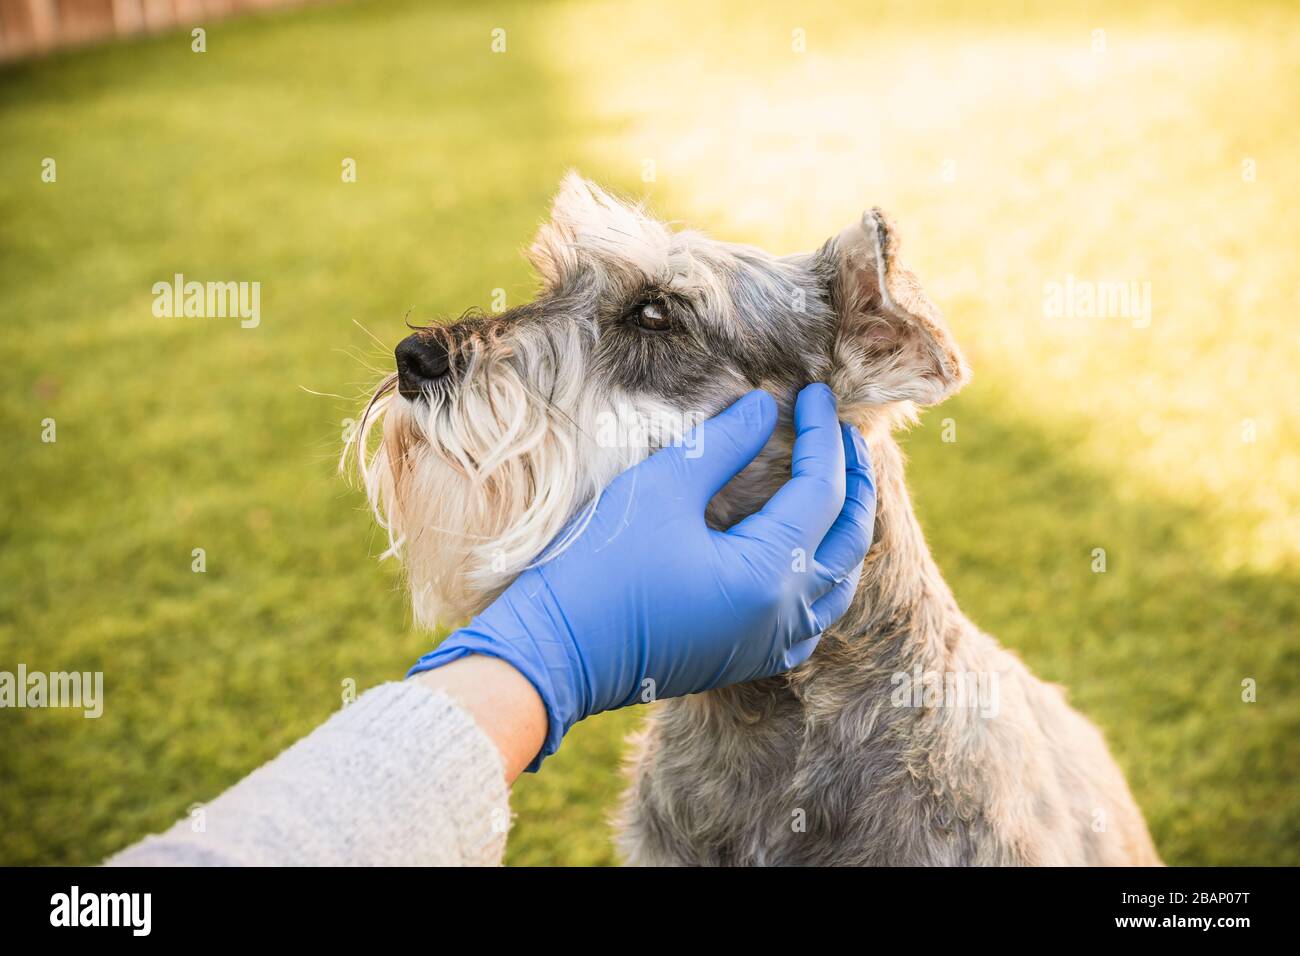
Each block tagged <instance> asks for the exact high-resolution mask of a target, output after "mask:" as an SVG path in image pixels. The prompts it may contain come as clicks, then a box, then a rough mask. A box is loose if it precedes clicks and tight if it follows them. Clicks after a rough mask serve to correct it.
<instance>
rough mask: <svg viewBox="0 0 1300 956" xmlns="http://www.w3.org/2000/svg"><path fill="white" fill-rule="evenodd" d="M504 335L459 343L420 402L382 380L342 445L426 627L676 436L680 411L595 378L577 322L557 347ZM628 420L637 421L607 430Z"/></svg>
mask: <svg viewBox="0 0 1300 956" xmlns="http://www.w3.org/2000/svg"><path fill="white" fill-rule="evenodd" d="M501 344H502V343H496V344H495V345H489V346H488V347H484V346H482V345H481V344H480V345H479V347H478V348H476V349H474V350H473V351H472V352H471V351H469V350H462V354H461V359H462V361H463V363H464V364H463V367H462V368H461V369H460V371H459V372H458V373H457V374H456V375H455V376H454V380H453V381H450V382H448V383H445V387H443V388H439V389H436V390H435V393H434V394H433V395H431V396H430V397H429V398H428V400H427V403H426V402H423V401H422V402H411V401H408V400H407V399H405V398H402V397H400V396H399V395H398V394H397V391H396V381H395V377H390V379H389V380H387V381H386V382H385V383H384V384H383V385H381V387H380V389H379V390H378V391H377V392H376V394H375V397H374V398H373V399H372V400H371V403H370V405H369V407H368V408H367V409H366V412H365V414H364V416H363V418H362V421H361V423H360V425H359V427H358V428H357V429H356V431H355V433H354V434H353V436H352V438H351V439H350V441H349V442H348V448H346V449H345V451H344V456H345V459H346V457H347V456H348V454H349V452H351V453H354V454H355V456H356V464H357V468H358V471H359V472H360V475H361V478H362V481H363V482H364V485H365V490H366V494H367V497H368V499H369V502H370V505H371V508H372V509H373V510H374V513H375V516H376V518H377V520H378V522H379V524H380V526H381V527H383V528H384V529H385V530H386V531H387V533H388V542H389V547H388V549H387V550H386V551H385V552H384V555H383V557H387V556H389V555H396V556H397V557H398V558H399V559H400V560H401V561H402V562H403V564H404V565H405V568H406V573H407V576H408V581H409V586H410V590H411V598H412V602H413V606H414V613H415V619H416V621H417V623H419V624H422V625H426V626H429V627H438V626H454V625H455V624H456V623H458V622H460V621H462V620H464V619H465V618H467V617H469V616H471V615H473V614H475V613H477V612H478V611H480V610H482V609H483V608H484V607H486V606H487V605H488V604H489V603H490V602H491V601H492V600H493V599H494V598H495V597H496V596H497V595H498V594H500V593H501V591H502V590H504V589H505V588H506V587H507V586H508V585H509V584H510V582H511V581H512V580H513V579H514V578H515V577H516V576H517V575H518V574H519V573H520V572H521V571H523V570H524V569H526V568H528V567H530V566H533V565H535V564H537V563H541V562H543V561H546V560H550V559H551V558H554V557H555V556H556V555H558V554H560V553H562V552H563V551H564V550H565V549H566V548H568V547H569V545H570V544H572V543H573V541H574V540H575V539H576V538H577V537H578V535H580V534H581V533H582V531H583V530H584V528H585V527H586V525H587V523H588V521H589V520H590V517H591V514H592V512H593V511H594V508H595V505H596V503H597V501H598V498H599V494H600V492H601V490H602V489H603V488H604V487H605V486H606V485H607V484H609V482H610V481H612V480H613V479H614V478H615V477H616V476H617V475H618V474H619V473H620V472H622V471H623V470H625V469H626V468H628V467H630V466H631V465H633V464H635V463H637V462H638V461H641V460H642V459H643V458H645V457H646V456H647V455H648V454H649V453H650V452H651V451H652V450H653V449H655V448H657V447H659V446H660V445H661V444H666V443H667V441H669V440H673V439H674V438H678V437H680V432H679V429H680V422H681V421H682V415H681V413H680V412H678V411H677V410H675V409H670V408H668V407H667V406H665V405H664V404H663V403H662V402H659V401H656V400H647V399H644V398H641V399H637V400H635V401H634V400H632V399H630V398H629V397H627V396H626V395H624V394H622V393H621V392H620V391H615V390H611V389H607V388H603V387H601V386H599V385H598V384H597V383H596V382H594V381H593V379H592V377H591V376H590V375H589V374H588V372H587V369H586V363H585V361H584V354H583V349H582V347H581V344H580V342H579V338H578V334H577V332H576V331H575V332H573V333H571V334H570V335H569V336H567V341H563V342H559V343H555V344H554V346H553V345H552V344H550V343H544V342H543V341H541V340H540V336H537V335H526V334H521V335H512V336H511V337H510V339H509V341H508V347H507V348H501ZM557 364H559V365H560V366H561V367H560V368H558V369H557V368H556V365H557ZM453 367H456V363H455V362H453ZM629 417H634V418H636V419H637V420H639V421H640V422H642V423H644V425H643V427H639V428H637V427H633V428H625V427H615V428H611V422H620V421H621V422H626V421H627V419H628V418H629ZM380 420H382V422H383V426H382V439H381V440H379V441H378V442H372V440H371V433H372V431H373V429H374V428H375V426H376V425H377V423H378V422H379V421H380ZM372 444H374V449H373V451H371V450H370V449H371V445H372ZM570 522H572V523H570ZM566 525H567V528H566ZM561 532H563V534H562V535H561ZM557 536H559V537H558V538H557ZM548 545H550V547H548Z"/></svg>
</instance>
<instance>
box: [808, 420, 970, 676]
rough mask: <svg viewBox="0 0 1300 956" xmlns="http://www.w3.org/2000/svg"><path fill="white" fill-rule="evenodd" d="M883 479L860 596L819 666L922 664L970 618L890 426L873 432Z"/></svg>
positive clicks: (831, 636)
mask: <svg viewBox="0 0 1300 956" xmlns="http://www.w3.org/2000/svg"><path fill="white" fill-rule="evenodd" d="M868 447H869V450H870V453H871V463H872V467H873V469H874V471H875V476H876V488H877V506H876V523H875V534H874V535H873V537H872V543H871V550H870V551H869V552H868V553H867V559H866V562H865V563H864V565H863V569H862V579H861V582H860V583H859V585H858V591H857V594H856V595H855V596H854V599H853V603H852V604H851V605H850V607H849V610H848V611H847V612H846V613H845V615H844V617H843V618H841V619H840V621H839V622H838V623H837V624H836V625H835V626H834V627H833V628H832V629H831V630H830V631H829V632H827V634H826V635H825V637H824V638H823V644H824V645H825V646H824V647H821V648H819V649H818V653H817V654H816V655H814V657H813V662H815V664H814V667H813V671H814V673H813V674H810V675H808V676H809V677H815V676H816V674H815V672H816V671H831V670H833V671H835V672H838V673H840V674H842V673H843V672H844V671H845V670H848V671H864V670H870V669H875V668H876V667H879V666H882V665H885V666H891V667H893V666H907V667H910V666H912V665H913V664H915V663H917V662H920V663H922V664H923V666H930V665H932V664H933V663H934V661H935V659H936V657H938V656H940V655H943V654H944V653H946V650H948V649H949V648H947V644H948V643H949V642H951V641H952V640H955V637H956V635H957V634H959V633H961V631H962V630H963V627H962V625H963V624H964V623H965V619H964V618H963V617H962V614H961V611H960V609H959V608H958V607H957V602H956V600H955V598H954V597H953V594H952V591H951V590H950V589H949V587H948V584H947V582H945V581H944V579H943V575H942V574H941V573H940V572H939V567H938V565H936V564H935V562H934V559H933V558H932V557H931V556H930V549H929V548H928V547H927V546H926V543H925V535H924V534H923V533H922V531H921V525H920V523H919V522H918V521H917V518H916V513H915V512H914V511H913V510H912V502H911V498H910V497H909V495H908V493H907V485H906V483H905V481H904V476H903V466H904V460H903V453H902V450H901V449H900V448H899V447H898V443H897V442H896V441H894V439H893V437H892V436H891V435H889V434H888V432H887V431H884V430H880V431H876V432H874V433H873V434H870V436H869V438H868Z"/></svg>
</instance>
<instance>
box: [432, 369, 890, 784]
mask: <svg viewBox="0 0 1300 956" xmlns="http://www.w3.org/2000/svg"><path fill="white" fill-rule="evenodd" d="M794 424H795V432H796V436H795V444H794V462H793V473H794V476H793V478H792V479H791V480H790V481H789V482H787V483H786V485H785V486H784V487H782V488H781V489H780V490H779V491H778V492H777V493H776V494H775V495H773V496H772V498H771V500H770V501H768V503H767V504H766V505H765V506H764V507H763V509H762V510H761V511H759V512H757V513H755V514H753V515H751V516H749V517H748V518H745V519H744V520H743V521H741V522H739V523H738V524H736V525H734V526H733V527H732V528H730V529H729V530H727V531H714V530H712V529H711V528H709V527H708V525H706V524H705V522H704V509H705V506H706V505H707V504H708V503H709V500H710V499H711V498H712V497H713V496H714V495H715V494H717V492H718V490H719V489H720V488H722V486H723V485H725V484H726V483H727V482H728V481H729V480H730V479H731V478H732V477H733V476H734V475H736V474H737V473H738V472H740V471H741V469H743V468H744V467H745V466H746V465H748V464H749V463H750V461H752V460H753V458H754V456H755V455H757V454H758V453H759V451H760V450H761V449H762V448H763V446H764V445H765V444H766V443H767V440H768V438H769V437H771V435H772V431H773V429H774V428H775V427H776V403H775V402H774V401H773V399H772V397H771V396H770V395H768V394H767V393H766V392H761V391H755V392H750V393H749V394H748V395H746V396H744V397H743V398H741V399H740V400H739V401H737V402H736V403H735V404H733V405H732V406H731V407H730V408H727V409H726V410H725V411H723V412H722V413H721V414H719V415H718V416H716V417H715V418H712V419H709V420H708V421H706V422H704V423H703V424H702V425H700V426H699V430H697V432H696V433H695V434H694V435H693V436H691V437H692V440H690V441H687V442H683V443H682V444H681V445H680V446H676V445H675V446H672V447H668V448H664V449H662V450H660V451H658V452H656V453H655V454H654V455H652V456H651V457H649V458H647V459H646V460H645V461H643V462H642V463H641V464H639V465H636V466H634V467H632V468H629V469H628V470H627V471H625V472H623V474H621V475H619V476H618V478H616V479H615V480H614V481H613V482H612V483H611V484H610V485H609V487H608V488H607V489H606V490H605V492H604V494H603V495H602V496H601V498H600V502H599V504H598V505H597V507H596V509H595V513H594V515H593V517H592V518H591V521H590V523H589V524H588V525H587V527H586V529H585V530H584V531H583V532H582V534H581V535H580V536H579V537H578V539H577V540H576V541H575V542H574V543H573V544H571V545H570V546H569V548H568V549H567V550H565V551H563V552H562V553H561V554H560V555H558V556H557V557H555V558H554V559H552V560H550V561H547V562H546V563H544V564H540V565H536V566H534V567H531V568H529V569H528V570H526V571H524V572H523V573H522V574H520V575H519V577H518V578H516V579H515V580H514V581H513V582H512V583H511V585H510V587H508V588H507V589H506V590H505V592H504V593H503V594H502V595H501V596H500V597H499V598H497V600H496V601H494V602H493V603H492V604H491V605H490V606H489V607H488V608H487V609H486V610H485V611H484V612H483V613H482V614H480V615H478V616H477V617H476V618H474V619H473V621H471V622H470V624H469V626H468V627H464V628H461V629H460V630H458V631H455V632H453V633H452V634H451V635H449V636H448V637H447V639H446V640H445V641H443V643H442V644H441V645H439V646H438V648H437V649H436V650H434V651H432V652H430V653H428V654H426V655H425V656H424V657H422V658H420V661H419V663H417V664H416V665H415V666H414V667H413V668H411V671H410V674H416V673H419V672H420V671H425V670H429V669H431V668H434V667H438V666H440V665H442V664H447V663H450V662H451V661H454V660H456V659H457V658H460V657H464V656H465V655H467V654H486V655H488V656H490V657H497V658H501V659H502V660H505V661H507V662H509V663H510V664H512V665H514V666H515V668H517V669H518V670H519V671H520V672H521V673H522V674H523V675H524V676H525V677H526V678H528V680H529V681H530V682H531V683H532V685H533V686H534V687H535V688H536V689H537V692H538V694H540V695H541V698H542V701H543V703H544V704H545V705H546V714H547V718H548V722H549V727H548V730H547V735H546V741H545V743H544V745H543V747H542V751H541V753H539V754H538V756H537V757H536V759H534V760H533V763H532V765H531V766H530V767H529V768H528V769H529V770H536V769H537V768H538V766H539V765H540V764H541V761H542V759H543V758H544V757H547V756H550V755H551V754H553V753H555V751H556V750H557V749H558V748H559V746H560V740H561V738H563V736H564V734H565V733H566V732H567V731H568V729H569V728H570V727H572V726H573V725H574V724H575V723H577V722H578V721H579V720H582V719H583V718H584V717H589V716H591V715H592V714H596V713H600V712H601V711H604V710H612V709H614V708H616V707H624V706H627V705H628V704H632V703H636V702H638V701H650V700H654V699H660V698H668V697H679V696H682V695H684V694H693V693H698V692H699V691H704V690H709V689H711V688H714V687H723V686H726V685H727V684H736V683H740V682H742V681H750V680H756V679H758V678H760V677H770V676H772V675H773V674H778V673H780V672H782V671H785V670H788V669H789V668H791V667H794V666H796V665H798V664H801V663H802V662H803V661H805V660H807V659H808V656H809V655H810V654H811V653H812V652H813V649H814V648H815V647H816V646H817V640H818V637H819V635H820V634H821V632H822V631H824V630H825V629H826V628H827V627H829V626H830V625H831V624H832V623H834V622H835V620H836V619H838V618H839V616H840V615H841V614H843V613H844V612H845V610H847V609H848V606H849V601H850V600H851V599H852V597H853V592H854V591H855V590H856V588H857V584H858V577H859V576H860V574H861V572H862V560H863V557H864V556H865V555H866V552H867V548H868V547H870V545H871V534H872V527H873V524H874V518H875V510H876V491H875V481H874V478H873V476H872V473H871V465H870V462H869V461H868V458H867V449H866V444H865V443H864V442H863V440H862V437H861V436H860V435H859V434H858V433H857V431H856V430H854V429H852V428H850V427H849V426H847V425H841V424H840V423H839V422H838V420H837V418H836V414H835V398H834V396H833V395H832V394H831V391H830V389H828V388H827V387H826V386H825V385H820V384H818V385H809V386H808V387H807V388H805V389H804V390H803V391H802V392H800V393H799V397H798V399H797V401H796V403H795V411H794ZM687 449H696V450H697V452H698V453H699V457H695V458H691V457H688V452H687ZM846 462H847V466H846ZM408 676H410V675H408Z"/></svg>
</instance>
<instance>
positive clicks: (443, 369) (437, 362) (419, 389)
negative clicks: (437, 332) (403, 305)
mask: <svg viewBox="0 0 1300 956" xmlns="http://www.w3.org/2000/svg"><path fill="white" fill-rule="evenodd" d="M394 354H395V355H396V356H397V391H398V392H399V393H400V394H401V396H402V397H403V398H408V399H411V400H415V399H417V398H419V397H420V396H421V395H423V394H424V393H425V392H426V391H428V389H429V388H431V387H432V386H433V385H435V384H436V383H437V382H438V381H439V380H440V379H442V378H445V377H446V375H447V372H448V371H449V370H450V368H451V362H450V361H449V360H448V357H447V346H446V345H445V344H443V343H442V342H440V341H438V340H437V339H436V338H432V337H429V338H426V337H423V336H421V335H420V333H418V332H417V333H416V334H415V335H408V336H407V337H406V338H404V339H402V341H401V342H399V343H398V344H397V349H396V350H395V353H394Z"/></svg>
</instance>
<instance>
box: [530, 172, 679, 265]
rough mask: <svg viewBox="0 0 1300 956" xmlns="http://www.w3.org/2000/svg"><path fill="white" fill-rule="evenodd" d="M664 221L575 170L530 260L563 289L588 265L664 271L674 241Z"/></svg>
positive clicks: (564, 182) (562, 184)
mask: <svg viewBox="0 0 1300 956" xmlns="http://www.w3.org/2000/svg"><path fill="white" fill-rule="evenodd" d="M669 237H670V234H669V231H668V229H667V227H666V226H664V225H663V223H661V222H658V221H657V220H655V219H653V218H652V217H650V216H648V215H646V214H645V212H644V211H643V210H642V208H641V207H640V206H635V205H632V204H630V203H625V202H622V201H621V200H619V199H616V198H615V197H613V196H611V195H610V194H609V193H607V192H605V190H603V189H601V188H600V187H599V186H597V185H596V184H595V183H592V182H588V181H587V180H585V179H583V178H582V177H581V176H579V175H578V174H577V173H576V172H569V173H567V174H566V175H565V177H564V179H563V180H562V181H561V182H560V191H559V192H558V193H557V194H556V196H555V202H554V203H553V204H552V205H551V221H550V222H547V223H544V224H543V225H542V227H541V229H539V230H538V232H537V238H535V239H534V240H533V244H532V246H531V247H529V249H528V259H529V261H530V262H532V264H533V268H535V269H536V270H537V272H538V274H539V275H541V277H542V282H543V283H544V284H545V285H546V286H547V287H548V288H552V289H553V288H557V287H559V286H561V285H563V284H564V282H565V280H566V279H567V278H569V277H570V276H574V275H576V274H577V273H578V272H579V271H580V270H582V269H583V268H585V267H592V266H594V267H596V268H598V269H599V268H622V269H626V268H634V267H635V268H640V269H642V270H643V271H645V272H646V273H647V274H654V273H655V272H658V271H660V269H661V267H662V263H663V259H664V257H665V255H666V250H667V247H668V242H669Z"/></svg>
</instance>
